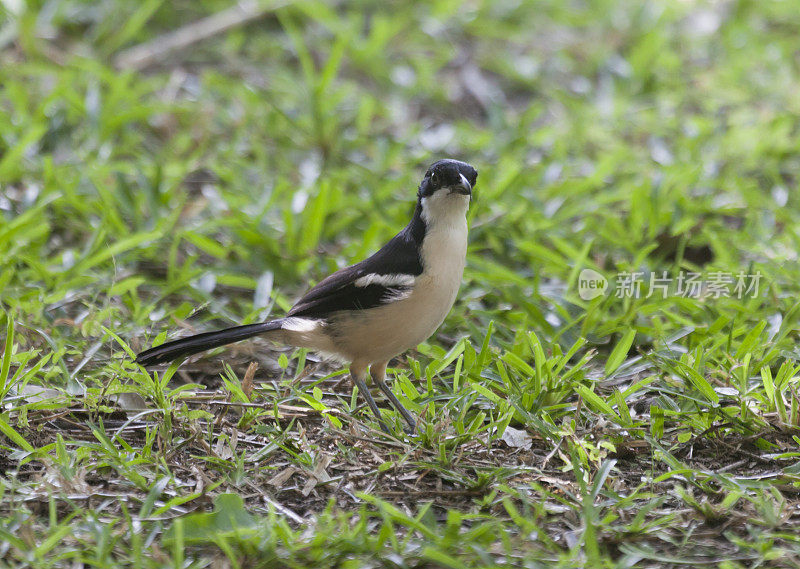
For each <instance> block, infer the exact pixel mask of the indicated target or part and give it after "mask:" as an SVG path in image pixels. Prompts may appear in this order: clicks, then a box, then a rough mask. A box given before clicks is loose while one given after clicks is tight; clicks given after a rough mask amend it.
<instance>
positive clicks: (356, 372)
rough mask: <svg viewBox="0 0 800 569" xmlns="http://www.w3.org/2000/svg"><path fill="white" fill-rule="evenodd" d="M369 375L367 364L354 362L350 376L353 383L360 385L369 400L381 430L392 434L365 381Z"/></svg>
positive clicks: (368, 402) (362, 392) (362, 393)
mask: <svg viewBox="0 0 800 569" xmlns="http://www.w3.org/2000/svg"><path fill="white" fill-rule="evenodd" d="M366 375H367V366H365V365H356V364H355V363H353V364H352V365H351V366H350V378H351V379H352V380H353V383H354V384H355V386H356V387H358V391H359V392H360V393H361V396H362V397H364V400H365V401H366V402H367V405H368V406H369V408H370V409H371V410H372V412H373V413H374V414H375V417H377V418H378V424H379V425H380V427H381V430H382V431H383V432H384V433H387V434H391V433H390V432H389V429H388V427H387V426H386V423H384V422H383V419H381V411H380V409H378V405H377V404H376V403H375V400H374V399H373V398H372V394H370V392H369V389H367V384H366V382H365V381H364V378H365V377H366Z"/></svg>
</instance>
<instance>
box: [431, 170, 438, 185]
mask: <svg viewBox="0 0 800 569" xmlns="http://www.w3.org/2000/svg"><path fill="white" fill-rule="evenodd" d="M438 181H439V177H438V176H437V175H436V172H433V173H432V174H431V184H433V185H436V184H437V183H438Z"/></svg>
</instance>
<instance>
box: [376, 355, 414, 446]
mask: <svg viewBox="0 0 800 569" xmlns="http://www.w3.org/2000/svg"><path fill="white" fill-rule="evenodd" d="M388 363H389V362H381V363H377V364H372V365H371V366H370V368H369V373H370V375H371V376H372V381H374V382H375V385H377V386H378V387H379V388H380V390H381V391H383V394H384V395H386V397H387V398H388V399H389V401H391V403H392V405H394V408H395V409H397V410H398V411H400V414H401V415H402V416H403V419H405V421H406V423H408V427H409V429H410V433H412V434H413V433H414V432H415V430H416V426H417V423H416V421H415V420H414V417H413V416H412V415H411V413H409V412H408V410H407V409H406V408H405V407H403V404H402V403H400V401H399V400H398V399H397V397H396V396H395V394H394V393H392V390H391V389H390V388H389V386H388V385H386V381H385V380H386V366H387V365H388Z"/></svg>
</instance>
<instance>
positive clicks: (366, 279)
mask: <svg viewBox="0 0 800 569" xmlns="http://www.w3.org/2000/svg"><path fill="white" fill-rule="evenodd" d="M414 280H415V279H414V275H404V274H400V273H394V274H390V275H378V274H375V273H370V274H368V275H364V276H363V277H360V278H358V279H356V280H355V281H353V284H354V285H356V286H358V287H366V286H369V285H373V284H376V285H381V286H385V287H391V286H405V287H408V286H412V285H413V284H414Z"/></svg>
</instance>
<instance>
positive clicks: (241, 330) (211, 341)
mask: <svg viewBox="0 0 800 569" xmlns="http://www.w3.org/2000/svg"><path fill="white" fill-rule="evenodd" d="M282 324H283V319H282V318H281V319H278V320H271V321H269V322H262V323H260V324H246V325H244V326H234V327H233V328H226V329H225V330H218V331H216V332H205V333H203V334H196V335H194V336H189V337H188V338H181V339H180V340H174V341H172V342H167V343H166V344H161V345H160V346H156V347H154V348H150V349H149V350H145V351H143V352H142V353H140V354H138V355H137V356H136V360H135V361H136V363H137V364H141V365H143V366H151V365H156V364H163V363H168V362H171V361H173V360H177V359H179V358H185V357H186V356H191V355H192V354H196V353H198V352H203V351H205V350H210V349H211V348H217V347H219V346H224V345H226V344H232V343H233V342H238V341H239V340H246V339H247V338H252V337H253V336H258V335H259V334H263V333H264V332H269V331H271V330H279V329H280V327H281V325H282Z"/></svg>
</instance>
